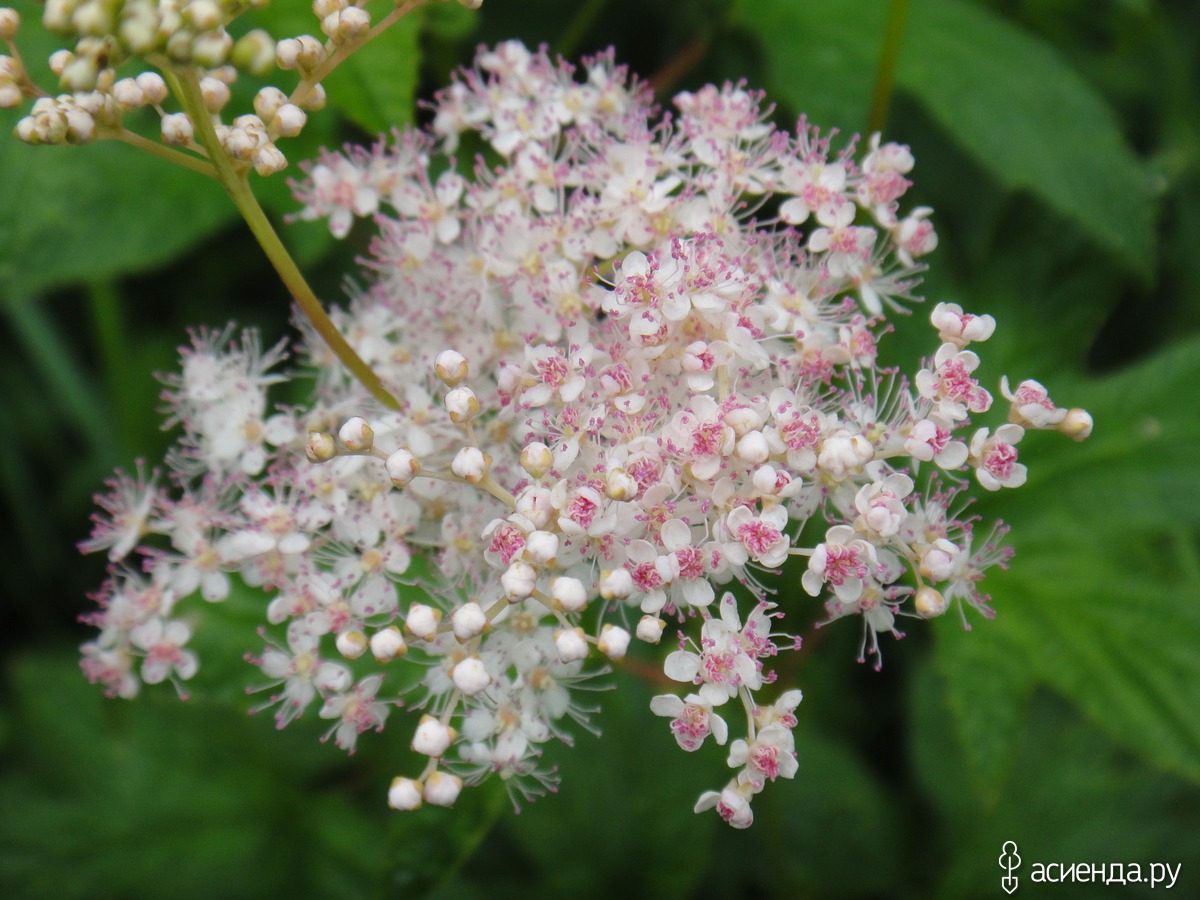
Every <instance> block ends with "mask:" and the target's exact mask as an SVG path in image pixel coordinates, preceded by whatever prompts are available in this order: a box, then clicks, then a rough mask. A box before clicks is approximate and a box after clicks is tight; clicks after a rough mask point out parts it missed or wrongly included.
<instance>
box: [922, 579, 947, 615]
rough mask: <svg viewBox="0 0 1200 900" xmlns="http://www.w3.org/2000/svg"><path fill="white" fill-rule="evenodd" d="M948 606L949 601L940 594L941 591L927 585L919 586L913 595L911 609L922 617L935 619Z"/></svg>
mask: <svg viewBox="0 0 1200 900" xmlns="http://www.w3.org/2000/svg"><path fill="white" fill-rule="evenodd" d="M949 606H950V602H949V601H948V600H947V599H946V598H945V597H944V596H943V595H942V592H941V591H939V590H937V589H936V588H931V587H929V585H924V586H922V587H921V588H919V589H918V590H917V593H916V596H915V597H913V609H915V610H916V613H917V615H918V616H920V617H921V618H922V619H936V618H937V617H938V616H940V615H941V614H942V613H944V612H945V611H946V609H947V607H949Z"/></svg>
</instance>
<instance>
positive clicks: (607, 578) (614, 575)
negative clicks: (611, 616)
mask: <svg viewBox="0 0 1200 900" xmlns="http://www.w3.org/2000/svg"><path fill="white" fill-rule="evenodd" d="M632 593H633V576H632V575H630V574H629V571H628V570H627V569H607V570H605V571H603V572H601V573H600V596H601V597H602V598H604V599H605V600H624V599H625V598H626V597H628V596H630V595H631V594H632Z"/></svg>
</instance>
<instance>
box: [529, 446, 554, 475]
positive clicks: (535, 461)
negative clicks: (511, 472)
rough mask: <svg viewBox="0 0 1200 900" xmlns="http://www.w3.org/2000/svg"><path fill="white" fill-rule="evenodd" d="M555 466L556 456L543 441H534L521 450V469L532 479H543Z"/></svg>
mask: <svg viewBox="0 0 1200 900" xmlns="http://www.w3.org/2000/svg"><path fill="white" fill-rule="evenodd" d="M553 465H554V454H553V453H552V452H551V451H550V448H549V447H547V446H546V445H545V444H543V443H542V442H541V441H532V442H530V443H528V444H526V445H525V446H524V448H522V450H521V468H522V469H524V470H525V471H526V472H527V473H529V477H530V478H541V477H542V476H543V475H545V474H546V473H547V472H549V471H550V467H551V466H553Z"/></svg>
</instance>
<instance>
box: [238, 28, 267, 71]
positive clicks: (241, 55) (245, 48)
mask: <svg viewBox="0 0 1200 900" xmlns="http://www.w3.org/2000/svg"><path fill="white" fill-rule="evenodd" d="M230 62H232V63H233V64H234V65H235V66H237V67H238V68H239V69H241V70H242V71H243V72H249V73H250V74H251V75H254V76H256V77H258V78H261V77H263V76H264V75H266V74H268V73H269V72H270V71H271V69H272V68H273V67H274V66H275V42H274V41H273V40H272V39H271V35H269V34H268V33H267V32H265V31H263V30H262V29H261V28H256V29H254V30H253V31H248V32H246V33H245V34H244V35H242V36H241V37H240V38H238V40H237V43H235V44H234V45H233V52H232V53H231V54H230Z"/></svg>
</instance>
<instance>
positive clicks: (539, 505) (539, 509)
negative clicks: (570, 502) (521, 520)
mask: <svg viewBox="0 0 1200 900" xmlns="http://www.w3.org/2000/svg"><path fill="white" fill-rule="evenodd" d="M516 511H517V512H518V513H519V514H520V515H522V516H524V517H525V518H526V519H528V520H529V522H530V524H532V525H533V527H534V528H545V527H546V525H548V524H549V523H550V519H551V518H552V517H553V515H554V505H553V504H552V503H551V502H550V489H549V488H546V487H542V486H541V485H537V484H531V485H528V486H527V487H526V488H525V489H524V490H523V491H521V493H520V494H518V495H517V510H516Z"/></svg>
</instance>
